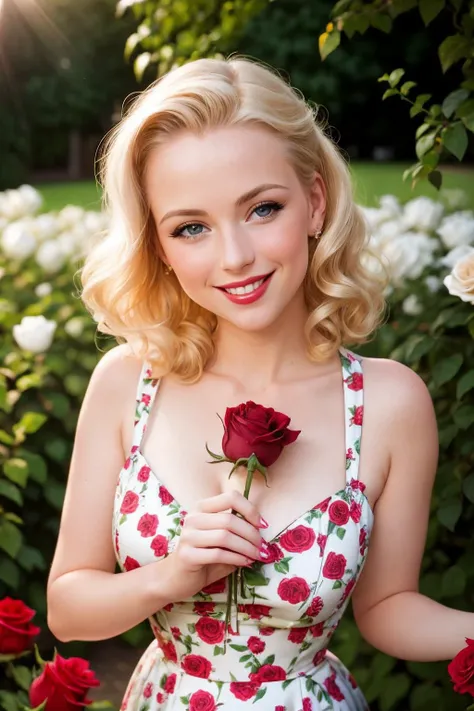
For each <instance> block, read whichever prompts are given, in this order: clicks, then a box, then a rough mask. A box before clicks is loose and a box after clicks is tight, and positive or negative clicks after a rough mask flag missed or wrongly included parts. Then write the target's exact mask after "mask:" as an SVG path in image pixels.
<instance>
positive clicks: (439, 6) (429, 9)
mask: <svg viewBox="0 0 474 711" xmlns="http://www.w3.org/2000/svg"><path fill="white" fill-rule="evenodd" d="M444 6H445V0H420V5H419V7H420V15H421V19H422V20H423V22H424V23H425V26H426V25H429V24H430V22H432V20H434V18H435V17H436V16H437V15H439V13H440V12H441V10H443V9H444Z"/></svg>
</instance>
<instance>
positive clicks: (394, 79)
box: [388, 69, 405, 89]
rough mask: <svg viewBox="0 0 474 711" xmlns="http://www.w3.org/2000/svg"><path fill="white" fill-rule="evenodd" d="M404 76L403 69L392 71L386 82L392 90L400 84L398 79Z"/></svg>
mask: <svg viewBox="0 0 474 711" xmlns="http://www.w3.org/2000/svg"><path fill="white" fill-rule="evenodd" d="M404 74H405V70H404V69H394V70H393V72H391V73H390V76H389V79H388V82H389V84H390V86H391V87H392V89H393V88H394V87H396V86H397V84H398V83H399V82H400V79H401V78H402V76H403V75H404Z"/></svg>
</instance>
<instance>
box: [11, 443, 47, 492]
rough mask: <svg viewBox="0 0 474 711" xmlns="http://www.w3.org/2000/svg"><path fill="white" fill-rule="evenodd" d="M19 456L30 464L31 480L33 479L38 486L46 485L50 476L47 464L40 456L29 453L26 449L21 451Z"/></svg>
mask: <svg viewBox="0 0 474 711" xmlns="http://www.w3.org/2000/svg"><path fill="white" fill-rule="evenodd" d="M18 454H19V455H20V456H21V458H22V459H24V460H25V461H26V462H27V464H28V470H29V475H28V476H29V479H33V480H34V481H36V482H37V483H38V484H44V483H45V482H46V479H47V476H48V470H47V467H46V462H45V460H44V459H43V457H41V456H40V455H39V454H36V453H34V452H29V451H28V450H26V449H23V448H21V449H19V450H18Z"/></svg>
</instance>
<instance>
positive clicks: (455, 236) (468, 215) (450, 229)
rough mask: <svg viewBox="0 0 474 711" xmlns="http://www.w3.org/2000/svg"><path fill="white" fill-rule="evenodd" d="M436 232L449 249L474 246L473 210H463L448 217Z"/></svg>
mask: <svg viewBox="0 0 474 711" xmlns="http://www.w3.org/2000/svg"><path fill="white" fill-rule="evenodd" d="M436 231H437V233H438V234H439V236H440V237H441V240H442V242H443V244H444V246H445V247H447V248H448V249H454V247H460V246H461V245H463V244H474V213H473V212H472V211H471V210H463V211H462V212H455V213H453V214H452V215H447V217H445V218H444V219H443V220H442V222H441V224H440V226H439V227H438V229H437V230H436Z"/></svg>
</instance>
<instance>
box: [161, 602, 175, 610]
mask: <svg viewBox="0 0 474 711" xmlns="http://www.w3.org/2000/svg"><path fill="white" fill-rule="evenodd" d="M173 607H174V603H173V602H169V603H168V604H167V605H164V606H163V610H166V612H171V610H172V609H173Z"/></svg>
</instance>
